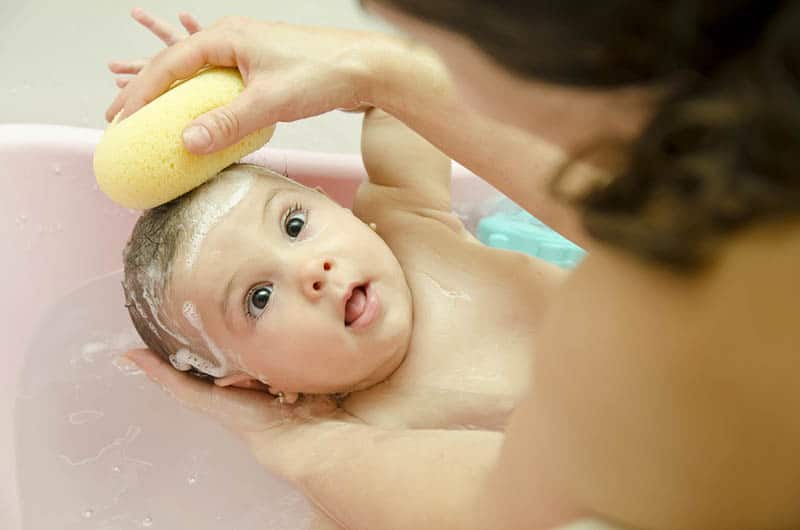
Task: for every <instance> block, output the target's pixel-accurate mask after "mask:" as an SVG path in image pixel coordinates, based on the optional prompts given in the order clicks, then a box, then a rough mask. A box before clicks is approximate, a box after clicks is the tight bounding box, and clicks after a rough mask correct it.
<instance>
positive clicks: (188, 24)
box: [178, 12, 203, 35]
mask: <svg viewBox="0 0 800 530" xmlns="http://www.w3.org/2000/svg"><path fill="white" fill-rule="evenodd" d="M178 20H180V21H181V25H182V26H183V27H184V29H185V30H186V31H188V32H189V35H191V34H193V33H197V32H198V31H200V30H201V29H203V28H202V27H200V23H199V22H197V20H196V19H195V18H194V17H193V16H192V15H190V14H189V13H186V12H181V13H178Z"/></svg>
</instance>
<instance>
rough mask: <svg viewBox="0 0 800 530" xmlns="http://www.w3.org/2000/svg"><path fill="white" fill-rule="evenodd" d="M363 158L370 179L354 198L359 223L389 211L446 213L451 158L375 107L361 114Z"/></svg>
mask: <svg viewBox="0 0 800 530" xmlns="http://www.w3.org/2000/svg"><path fill="white" fill-rule="evenodd" d="M361 156H362V157H363V159H364V167H365V168H366V170H367V174H368V175H369V183H368V184H366V185H364V186H362V188H361V189H360V190H359V193H358V196H357V197H356V205H355V208H356V210H357V211H356V215H358V216H359V217H361V218H362V219H365V218H374V217H375V215H376V214H379V213H380V212H378V211H374V210H376V209H381V210H385V209H386V208H387V207H390V208H397V209H414V208H431V209H435V210H439V211H443V212H450V175H451V165H450V159H449V158H448V157H447V156H445V155H444V154H443V153H442V152H441V151H439V150H438V149H437V148H436V147H434V146H433V145H431V144H430V143H429V142H428V141H427V140H425V139H424V138H423V137H422V136H420V135H419V134H417V133H416V132H414V131H412V130H411V129H410V128H408V127H407V126H406V125H405V124H403V123H402V122H401V121H400V120H398V119H397V118H395V117H394V116H392V115H390V114H388V113H386V112H384V111H382V110H380V109H376V108H371V109H369V110H367V112H365V113H364V123H363V127H362V133H361ZM370 210H372V211H370ZM362 214H363V215H364V216H362ZM370 214H373V215H370Z"/></svg>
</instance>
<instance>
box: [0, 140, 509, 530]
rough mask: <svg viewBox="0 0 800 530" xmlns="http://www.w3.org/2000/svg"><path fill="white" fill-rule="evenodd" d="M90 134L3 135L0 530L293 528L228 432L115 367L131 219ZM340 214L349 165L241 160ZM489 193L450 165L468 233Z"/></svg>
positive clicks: (349, 185)
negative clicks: (110, 187)
mask: <svg viewBox="0 0 800 530" xmlns="http://www.w3.org/2000/svg"><path fill="white" fill-rule="evenodd" d="M100 135H101V131H98V130H92V129H81V128H74V127H64V126H54V125H31V124H21V125H15V124H11V125H0V184H2V189H3V193H2V194H0V204H2V207H0V232H1V233H2V242H3V247H2V248H3V255H2V264H3V265H2V271H3V274H2V275H1V276H0V282H2V290H1V292H3V294H4V298H3V302H2V303H0V311H1V313H0V326H2V337H3V347H2V352H1V353H0V355H2V362H3V367H4V369H3V370H2V372H0V383H2V384H1V385H0V388H2V390H0V393H2V394H1V395H2V399H0V468H1V469H4V470H6V472H5V473H3V474H2V475H1V476H0V528H3V529H7V530H22V529H24V530H53V529H56V528H57V529H59V530H72V529H79V528H80V529H97V530H116V529H119V530H122V529H129V528H130V529H133V528H143V527H144V528H147V527H152V528H162V529H170V530H173V529H182V528H192V529H198V530H199V529H205V528H209V529H210V528H236V529H237V530H246V529H249V528H253V529H255V528H259V529H292V530H294V529H298V528H304V527H306V526H307V525H308V521H309V517H310V510H309V506H308V505H307V503H306V501H305V500H304V499H303V497H302V496H301V495H299V494H298V493H297V492H296V491H294V490H292V489H291V488H290V487H289V486H288V485H286V484H285V483H283V482H281V481H280V480H278V479H276V478H274V477H271V476H269V475H268V474H266V473H265V472H263V471H262V470H261V469H259V468H258V466H257V464H256V463H255V462H254V461H253V460H252V458H251V457H250V456H249V454H248V453H247V451H246V449H245V448H244V447H243V446H242V445H241V444H240V443H239V442H238V441H237V440H236V439H235V438H234V437H233V436H232V435H230V434H229V433H227V432H226V431H224V430H223V429H221V428H220V427H218V426H217V425H215V424H213V423H211V422H210V421H208V420H207V419H206V418H204V417H202V416H199V415H196V414H194V413H192V412H190V411H187V410H184V409H182V408H181V407H180V406H178V405H177V404H176V403H175V402H173V401H172V400H171V399H170V398H169V397H168V396H166V395H165V394H164V393H163V392H162V391H161V390H160V389H159V388H157V387H156V385H152V384H150V383H149V382H148V381H147V380H146V378H145V377H144V376H143V375H142V374H141V373H139V372H137V371H135V370H132V369H131V368H130V367H129V366H125V365H123V364H122V363H119V361H118V358H117V355H118V354H119V353H121V352H122V351H124V350H125V349H126V348H129V347H131V346H135V345H139V344H141V343H140V341H139V340H138V338H137V337H136V335H135V333H134V331H133V329H132V326H131V325H130V324H129V323H128V320H127V316H126V314H125V311H124V308H123V299H122V296H121V291H120V287H119V280H120V278H121V276H120V273H119V271H120V267H121V251H122V247H123V245H124V243H125V241H126V239H127V237H128V234H129V233H130V230H131V227H132V226H133V223H134V222H135V219H136V216H137V213H136V212H134V211H129V210H126V209H124V208H120V207H118V206H117V205H115V204H113V203H111V202H110V201H109V200H108V199H107V198H106V197H105V196H104V195H103V194H102V193H101V192H100V191H98V188H97V186H96V185H95V182H94V177H93V174H92V152H93V149H94V146H95V144H96V142H97V141H98V139H99V137H100ZM247 160H248V161H251V162H254V163H259V164H262V165H266V166H268V167H270V168H272V169H274V170H276V171H279V172H282V173H284V174H288V175H289V176H290V177H292V178H295V179H297V180H299V181H301V182H303V183H306V184H309V185H320V186H322V187H323V188H324V189H325V190H326V191H327V192H328V193H329V195H331V196H332V197H333V198H334V199H336V200H338V201H339V202H341V203H342V204H345V205H347V204H349V203H350V201H351V200H352V196H353V192H354V191H355V189H356V187H357V186H358V183H359V182H360V181H361V180H362V179H363V178H364V171H363V166H362V165H361V160H360V158H359V157H358V156H357V155H327V154H315V153H308V152H302V151H286V150H277V149H268V148H265V149H262V150H260V151H259V152H256V153H254V154H253V155H251V156H250V157H248V158H247ZM495 194H496V192H494V190H493V189H492V188H490V187H489V186H488V185H486V184H485V183H483V182H482V181H481V180H479V179H477V178H476V177H475V176H474V175H472V174H470V173H469V172H467V171H466V170H464V169H463V168H460V167H456V168H455V171H454V180H453V195H454V204H456V205H457V206H458V207H457V208H456V211H457V212H458V213H459V215H461V216H462V217H464V218H465V219H466V221H467V222H468V223H470V222H474V220H475V219H476V218H477V217H479V216H480V215H481V213H482V210H483V209H485V208H486V205H487V204H488V203H490V202H491V199H492V198H493V197H494V196H495Z"/></svg>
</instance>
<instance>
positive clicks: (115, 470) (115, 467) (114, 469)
mask: <svg viewBox="0 0 800 530" xmlns="http://www.w3.org/2000/svg"><path fill="white" fill-rule="evenodd" d="M111 471H113V472H114V473H119V466H114V467H112V468H111Z"/></svg>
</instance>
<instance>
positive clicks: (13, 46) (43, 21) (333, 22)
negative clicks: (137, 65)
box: [0, 0, 390, 153]
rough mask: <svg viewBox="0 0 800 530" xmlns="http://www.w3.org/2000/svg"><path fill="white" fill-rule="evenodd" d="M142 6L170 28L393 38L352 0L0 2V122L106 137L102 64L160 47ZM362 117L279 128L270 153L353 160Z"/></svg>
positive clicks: (111, 90)
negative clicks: (278, 27) (333, 31)
mask: <svg viewBox="0 0 800 530" xmlns="http://www.w3.org/2000/svg"><path fill="white" fill-rule="evenodd" d="M135 6H140V7H143V8H145V9H147V10H149V11H150V12H152V13H154V14H156V15H158V16H160V17H162V18H165V19H167V20H170V21H171V22H174V23H175V24H178V22H177V13H178V12H179V11H181V10H187V11H190V12H191V13H193V14H194V15H195V16H196V17H197V18H198V19H199V21H200V22H201V24H210V23H212V22H213V21H215V20H216V19H218V18H220V17H222V16H225V15H243V16H249V17H253V18H261V19H273V20H281V21H285V22H295V23H301V24H312V25H328V26H338V27H347V28H358V29H373V30H378V31H390V30H389V29H388V27H387V26H386V25H385V24H383V23H382V22H381V21H380V20H378V19H376V18H374V17H371V16H370V15H368V14H367V13H365V12H363V11H362V10H361V9H360V8H359V7H358V3H357V2H356V0H224V1H212V0H189V1H187V0H181V1H179V0H134V1H132V2H127V1H119V0H68V1H67V0H0V123H21V122H24V123H57V124H64V125H74V126H78V127H92V128H98V129H101V128H104V127H105V121H104V119H103V114H104V112H105V108H106V107H107V106H108V104H109V103H110V102H111V101H112V99H113V98H114V95H115V93H116V91H117V88H116V86H115V85H114V77H113V76H112V74H111V73H110V72H108V70H107V68H106V64H107V63H108V62H109V61H110V60H114V59H132V58H137V57H146V56H149V55H152V54H154V53H155V52H157V51H158V50H159V49H160V48H161V46H162V44H161V42H160V41H159V40H158V39H156V38H155V37H154V36H152V35H150V34H149V32H147V30H145V29H144V28H142V27H141V26H139V25H138V24H136V23H135V22H134V21H133V20H132V19H131V18H130V17H129V13H130V10H131V9H132V8H133V7H135ZM359 129H360V117H359V116H357V115H349V114H345V113H341V112H334V113H330V114H328V115H325V116H322V117H318V118H313V119H309V120H304V121H302V122H297V123H293V124H284V125H282V126H279V129H278V132H277V133H276V135H275V137H274V138H273V140H272V141H271V145H275V146H278V147H285V148H293V149H306V150H313V151H324V152H351V153H355V152H358V145H359Z"/></svg>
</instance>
